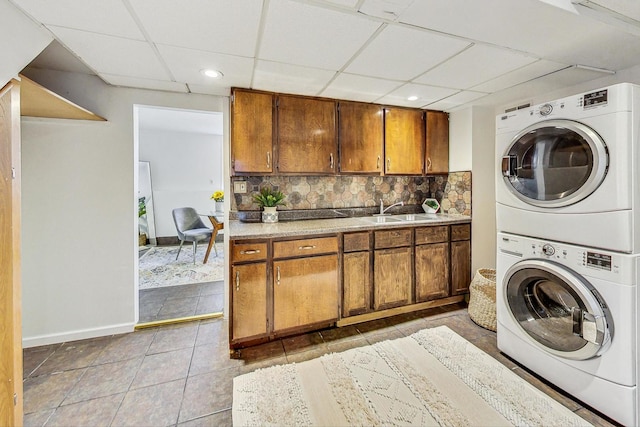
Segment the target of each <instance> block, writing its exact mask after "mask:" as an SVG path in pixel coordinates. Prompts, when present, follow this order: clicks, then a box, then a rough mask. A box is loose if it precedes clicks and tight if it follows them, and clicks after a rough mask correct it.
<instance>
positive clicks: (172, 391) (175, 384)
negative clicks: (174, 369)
mask: <svg viewBox="0 0 640 427" xmlns="http://www.w3.org/2000/svg"><path fill="white" fill-rule="evenodd" d="M185 381H186V380H185V379H181V380H177V381H171V382H168V383H163V384H158V385H154V386H150V387H144V388H140V389H137V390H132V391H129V392H128V393H127V394H126V395H125V397H124V400H123V401H122V404H121V405H120V408H119V409H118V412H117V413H116V416H115V418H114V420H113V423H112V425H114V426H123V427H125V426H132V427H139V426H169V425H175V424H176V423H177V422H178V414H179V412H180V404H181V402H182V394H183V392H184V386H185Z"/></svg>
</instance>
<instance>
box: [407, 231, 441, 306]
mask: <svg viewBox="0 0 640 427" xmlns="http://www.w3.org/2000/svg"><path fill="white" fill-rule="evenodd" d="M415 268H416V302H424V301H429V300H432V299H437V298H444V297H448V296H449V244H448V243H437V244H433V245H420V246H416V267H415Z"/></svg>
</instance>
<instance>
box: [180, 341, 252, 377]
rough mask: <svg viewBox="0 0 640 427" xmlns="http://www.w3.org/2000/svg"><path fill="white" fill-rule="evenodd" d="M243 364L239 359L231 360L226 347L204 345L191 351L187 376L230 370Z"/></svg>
mask: <svg viewBox="0 0 640 427" xmlns="http://www.w3.org/2000/svg"><path fill="white" fill-rule="evenodd" d="M243 364H244V362H243V361H242V360H239V359H231V358H230V357H229V351H228V349H227V345H223V346H222V347H221V346H220V344H206V345H200V346H197V347H195V348H194V349H193V358H192V359H191V366H190V368H189V376H191V375H200V374H205V373H207V372H212V371H219V370H224V369H230V368H239V367H240V366H242V365H243Z"/></svg>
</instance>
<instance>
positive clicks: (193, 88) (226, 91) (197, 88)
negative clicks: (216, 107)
mask: <svg viewBox="0 0 640 427" xmlns="http://www.w3.org/2000/svg"><path fill="white" fill-rule="evenodd" d="M189 91H190V92H192V93H199V94H202V95H215V96H229V95H231V88H229V87H227V86H212V85H199V84H190V85H189Z"/></svg>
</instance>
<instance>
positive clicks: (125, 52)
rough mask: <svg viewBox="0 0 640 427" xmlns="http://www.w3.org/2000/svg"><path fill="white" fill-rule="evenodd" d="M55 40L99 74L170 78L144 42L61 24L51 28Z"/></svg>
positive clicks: (158, 78)
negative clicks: (69, 27) (72, 28)
mask: <svg viewBox="0 0 640 427" xmlns="http://www.w3.org/2000/svg"><path fill="white" fill-rule="evenodd" d="M50 29H51V31H53V33H54V34H55V35H56V37H57V38H58V40H59V41H60V42H61V43H62V44H64V45H66V46H68V47H69V48H70V49H71V50H73V51H74V52H75V53H76V54H77V55H78V56H79V57H80V58H81V59H82V60H83V61H84V62H86V63H87V65H89V66H90V67H91V68H92V69H93V70H95V71H96V72H98V73H106V74H118V75H122V76H130V77H139V78H146V79H157V80H165V79H166V80H169V76H168V74H167V73H166V71H165V69H164V68H163V67H162V65H161V63H160V61H159V60H158V57H157V56H156V55H155V53H154V51H153V49H151V46H150V45H149V44H148V43H147V42H141V41H137V40H131V39H123V38H120V37H112V36H106V35H103V34H96V33H88V32H86V31H80V30H71V29H68V28H62V27H50Z"/></svg>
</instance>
